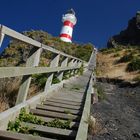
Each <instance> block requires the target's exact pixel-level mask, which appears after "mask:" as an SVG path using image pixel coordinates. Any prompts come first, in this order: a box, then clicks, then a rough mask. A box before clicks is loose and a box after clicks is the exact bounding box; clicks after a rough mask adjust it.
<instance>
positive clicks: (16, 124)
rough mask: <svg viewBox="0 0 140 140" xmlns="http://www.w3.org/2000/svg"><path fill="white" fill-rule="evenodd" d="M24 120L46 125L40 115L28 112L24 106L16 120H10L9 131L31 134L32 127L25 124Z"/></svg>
mask: <svg viewBox="0 0 140 140" xmlns="http://www.w3.org/2000/svg"><path fill="white" fill-rule="evenodd" d="M22 122H28V123H34V124H38V125H45V122H44V121H43V120H41V119H40V118H39V117H37V116H35V115H33V114H31V113H29V114H27V113H26V110H25V108H22V109H21V111H20V114H19V117H18V118H16V120H15V121H9V123H8V128H7V130H8V131H14V132H19V133H24V134H29V133H30V130H31V128H29V127H28V126H23V125H22Z"/></svg>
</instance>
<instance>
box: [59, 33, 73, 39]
mask: <svg viewBox="0 0 140 140" xmlns="http://www.w3.org/2000/svg"><path fill="white" fill-rule="evenodd" d="M60 37H65V38H68V39H70V40H71V39H72V37H71V36H70V35H68V34H61V35H60Z"/></svg>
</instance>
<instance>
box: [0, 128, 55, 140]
mask: <svg viewBox="0 0 140 140" xmlns="http://www.w3.org/2000/svg"><path fill="white" fill-rule="evenodd" d="M0 140H55V139H51V138H44V137H39V136H33V135H29V134H21V133H16V132H11V131H1V130H0Z"/></svg>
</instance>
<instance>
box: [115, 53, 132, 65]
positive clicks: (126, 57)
mask: <svg viewBox="0 0 140 140" xmlns="http://www.w3.org/2000/svg"><path fill="white" fill-rule="evenodd" d="M133 58H134V56H133V54H132V53H130V54H127V55H124V56H122V57H121V58H120V59H119V60H118V61H117V62H118V63H124V62H129V61H131V60H133Z"/></svg>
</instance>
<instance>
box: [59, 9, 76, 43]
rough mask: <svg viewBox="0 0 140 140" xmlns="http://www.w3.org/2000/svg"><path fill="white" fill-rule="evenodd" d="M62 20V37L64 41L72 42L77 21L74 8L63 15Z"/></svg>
mask: <svg viewBox="0 0 140 140" xmlns="http://www.w3.org/2000/svg"><path fill="white" fill-rule="evenodd" d="M62 22H63V27H62V29H61V33H60V39H61V40H62V41H64V42H72V41H71V40H72V32H73V27H74V25H75V24H76V22H77V19H76V17H75V12H74V10H73V9H70V10H68V11H67V13H66V14H65V15H63V16H62Z"/></svg>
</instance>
